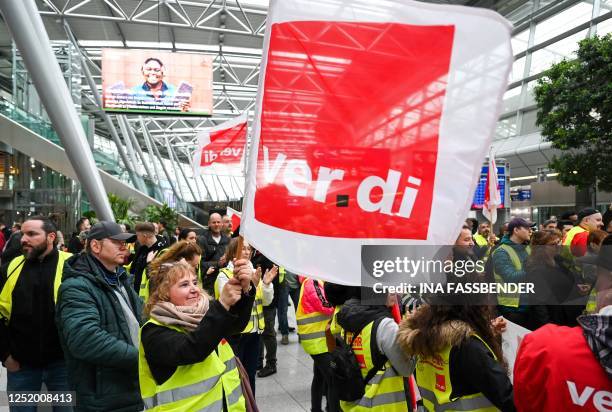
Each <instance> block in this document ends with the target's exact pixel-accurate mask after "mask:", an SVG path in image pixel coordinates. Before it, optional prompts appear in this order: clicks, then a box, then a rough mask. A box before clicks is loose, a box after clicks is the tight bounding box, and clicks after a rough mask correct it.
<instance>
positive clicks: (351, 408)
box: [340, 322, 408, 412]
mask: <svg viewBox="0 0 612 412" xmlns="http://www.w3.org/2000/svg"><path fill="white" fill-rule="evenodd" d="M373 326H374V322H370V323H369V324H367V325H366V327H365V328H363V329H362V330H361V332H360V333H359V335H358V336H357V337H356V338H355V339H354V340H353V346H352V347H353V352H354V353H355V358H356V359H357V363H358V364H359V367H360V368H361V376H362V377H363V378H364V379H365V378H366V376H367V375H368V372H369V371H370V370H371V369H372V368H374V367H375V365H374V360H373V357H372V345H373V344H375V343H374V341H373V339H372V328H373ZM351 339H352V337H351ZM345 340H347V341H348V342H350V339H348V337H347V336H345ZM404 384H405V379H404V377H403V376H401V375H400V374H398V373H397V371H396V370H395V369H393V367H392V366H391V363H390V362H389V361H387V362H385V364H384V366H383V367H382V368H381V369H380V370H379V371H378V372H377V373H376V375H374V376H373V377H372V379H370V381H369V382H366V387H365V394H364V396H363V397H362V398H361V399H359V400H358V401H355V402H346V401H340V407H341V408H342V410H343V411H344V412H366V411H376V412H407V411H408V399H407V398H406V391H407V390H408V388H406V387H405V386H404Z"/></svg>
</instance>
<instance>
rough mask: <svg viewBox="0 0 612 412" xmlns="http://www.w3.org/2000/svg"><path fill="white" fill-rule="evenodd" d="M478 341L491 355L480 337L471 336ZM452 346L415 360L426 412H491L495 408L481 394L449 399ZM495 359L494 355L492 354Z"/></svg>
mask: <svg viewBox="0 0 612 412" xmlns="http://www.w3.org/2000/svg"><path fill="white" fill-rule="evenodd" d="M472 336H474V337H475V338H477V339H478V340H480V341H481V342H482V343H483V344H484V345H485V347H486V348H487V349H488V350H489V351H490V352H491V353H492V354H493V351H492V350H491V348H490V347H489V345H487V343H486V342H485V341H483V340H482V339H481V338H480V336H478V335H475V334H472ZM451 349H452V346H450V345H449V346H447V347H446V348H445V349H444V350H443V351H442V352H440V353H438V354H437V355H436V356H435V357H433V358H426V359H422V358H419V359H418V360H417V367H416V379H417V384H418V386H419V391H420V392H421V396H422V397H423V405H424V406H425V408H426V409H427V410H428V411H432V412H433V411H435V412H438V411H451V410H452V411H472V412H493V411H498V409H497V408H496V407H494V406H493V404H491V402H490V401H489V400H488V399H487V398H486V397H485V396H484V395H483V394H482V393H476V394H472V395H467V396H463V397H461V398H457V399H450V396H451V393H452V392H453V388H452V385H451V380H450V369H449V356H450V351H451ZM493 357H494V358H495V359H496V360H497V358H496V357H495V354H493Z"/></svg>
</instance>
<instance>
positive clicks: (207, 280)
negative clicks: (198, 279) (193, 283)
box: [198, 230, 230, 296]
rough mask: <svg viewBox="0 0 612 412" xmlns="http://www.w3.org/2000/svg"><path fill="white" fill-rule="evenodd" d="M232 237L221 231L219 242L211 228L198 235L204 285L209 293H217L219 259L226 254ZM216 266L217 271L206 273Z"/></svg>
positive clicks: (212, 294)
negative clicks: (216, 240)
mask: <svg viewBox="0 0 612 412" xmlns="http://www.w3.org/2000/svg"><path fill="white" fill-rule="evenodd" d="M229 242H230V238H229V237H227V235H226V234H225V233H223V232H221V239H220V240H219V243H217V242H215V240H214V239H213V237H212V232H211V231H210V230H205V231H204V233H203V234H202V236H199V237H198V245H200V247H201V248H202V253H203V255H202V260H201V261H200V268H201V270H202V287H203V288H204V290H206V292H208V294H209V295H211V296H214V295H215V280H217V275H218V274H219V259H221V257H222V256H223V255H224V254H225V249H226V248H227V246H228V245H229ZM211 266H212V267H214V268H215V271H214V272H213V273H211V274H210V275H206V271H207V270H208V268H209V267H211Z"/></svg>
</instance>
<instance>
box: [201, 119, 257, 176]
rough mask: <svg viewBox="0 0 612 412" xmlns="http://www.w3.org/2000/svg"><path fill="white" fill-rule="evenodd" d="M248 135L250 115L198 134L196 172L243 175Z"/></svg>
mask: <svg viewBox="0 0 612 412" xmlns="http://www.w3.org/2000/svg"><path fill="white" fill-rule="evenodd" d="M246 138H247V118H246V114H244V115H241V116H239V117H237V118H235V119H231V120H228V121H227V122H224V123H221V124H220V125H217V126H215V127H210V128H207V129H203V130H201V131H200V132H199V133H198V148H197V150H196V152H195V155H194V159H193V167H194V174H195V175H196V176H197V175H201V174H219V175H234V176H236V175H242V174H243V162H244V154H245V152H244V150H245V145H246Z"/></svg>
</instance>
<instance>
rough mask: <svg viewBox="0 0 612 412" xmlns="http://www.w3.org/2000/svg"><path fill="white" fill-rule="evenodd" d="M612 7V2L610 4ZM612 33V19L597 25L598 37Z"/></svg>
mask: <svg viewBox="0 0 612 412" xmlns="http://www.w3.org/2000/svg"><path fill="white" fill-rule="evenodd" d="M610 6H612V2H611V4H610ZM611 31H612V19H608V20H604V21H601V22H599V23H597V35H598V36H605V35H606V34H608V33H610V32H611Z"/></svg>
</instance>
